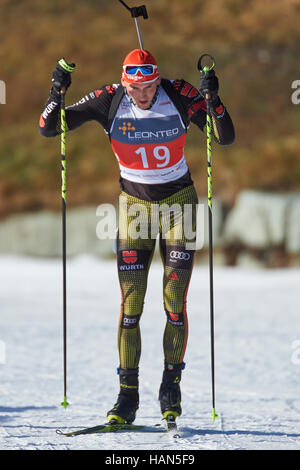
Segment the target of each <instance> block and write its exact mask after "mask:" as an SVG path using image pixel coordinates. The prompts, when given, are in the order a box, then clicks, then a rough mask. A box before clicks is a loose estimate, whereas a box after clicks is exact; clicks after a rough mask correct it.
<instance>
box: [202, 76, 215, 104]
mask: <svg viewBox="0 0 300 470" xmlns="http://www.w3.org/2000/svg"><path fill="white" fill-rule="evenodd" d="M199 90H200V92H201V93H202V95H203V96H204V98H206V99H207V97H206V95H207V94H208V95H209V98H208V100H209V101H211V102H213V101H215V100H216V98H217V97H218V91H219V80H218V77H217V76H216V74H215V71H214V70H209V71H208V72H202V73H201V76H200V84H199Z"/></svg>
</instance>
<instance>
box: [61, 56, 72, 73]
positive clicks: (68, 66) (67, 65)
mask: <svg viewBox="0 0 300 470" xmlns="http://www.w3.org/2000/svg"><path fill="white" fill-rule="evenodd" d="M58 65H59V66H60V67H61V68H62V69H63V71H64V72H69V73H72V72H73V71H74V70H75V67H76V65H75V64H73V63H70V62H68V61H67V60H65V59H63V58H62V59H60V60H59V61H58Z"/></svg>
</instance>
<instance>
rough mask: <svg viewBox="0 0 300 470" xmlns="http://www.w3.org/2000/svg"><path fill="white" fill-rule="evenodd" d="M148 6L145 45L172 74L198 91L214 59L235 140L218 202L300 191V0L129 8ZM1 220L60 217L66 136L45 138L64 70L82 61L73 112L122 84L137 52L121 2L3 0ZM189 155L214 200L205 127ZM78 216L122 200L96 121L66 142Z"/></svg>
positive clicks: (219, 156) (222, 163)
mask: <svg viewBox="0 0 300 470" xmlns="http://www.w3.org/2000/svg"><path fill="white" fill-rule="evenodd" d="M140 3H144V4H145V5H146V6H147V10H148V14H149V19H148V20H146V21H145V20H143V19H140V26H141V30H142V35H143V40H144V46H145V48H146V49H149V50H150V51H151V52H152V53H153V55H154V56H155V57H156V59H157V61H158V63H159V65H160V71H161V74H162V76H165V77H167V78H172V79H175V78H185V79H186V80H188V81H190V82H191V83H193V84H194V85H196V86H197V84H198V81H199V72H198V71H197V61H198V58H199V56H200V55H201V54H202V53H205V52H207V53H210V54H212V55H213V56H214V57H215V59H216V73H217V75H218V76H219V81H220V96H221V99H222V100H223V102H224V104H225V105H226V106H227V108H228V110H229V112H230V114H231V116H232V119H233V121H234V124H235V128H236V142H235V144H234V145H232V146H229V147H220V146H214V148H213V185H214V195H215V196H217V197H219V198H220V199H221V200H222V201H223V202H224V203H225V204H228V205H229V206H231V205H232V204H233V203H234V200H235V197H236V195H237V194H238V193H239V191H240V190H242V189H245V188H248V189H258V190H266V191H270V190H272V191H275V192H287V191H295V190H299V189H300V188H299V181H300V156H299V122H300V118H299V110H300V105H298V106H297V105H295V104H293V103H292V101H291V94H292V89H291V84H292V82H293V81H294V80H296V79H300V61H299V44H300V28H299V24H300V1H299V0H264V1H263V2H262V1H260V0H247V1H245V0H222V1H217V2H211V1H210V0H198V1H196V0H186V1H182V0H172V1H167V0H151V1H150V0H149V1H148V0H145V1H144V2H138V1H136V0H134V1H132V0H128V4H129V5H130V6H136V5H139V4H140ZM0 15H1V28H0V37H1V47H0V64H1V69H0V70H1V72H0V79H1V80H3V81H5V83H6V92H7V95H6V103H7V104H5V105H0V111H1V112H0V126H1V137H0V217H2V218H3V217H5V216H7V215H8V214H12V213H18V212H23V211H33V210H41V209H44V208H47V209H54V210H55V209H58V210H59V209H60V206H61V199H60V186H61V180H60V178H61V174H60V143H59V138H54V139H45V138H43V137H41V136H40V134H39V131H38V120H39V115H40V113H41V111H42V108H43V105H44V103H45V101H46V99H47V96H48V92H49V89H50V87H51V74H52V71H53V70H54V68H55V65H56V61H57V59H59V58H60V57H65V58H66V59H67V60H69V61H73V62H75V63H76V66H77V68H76V72H75V73H74V76H73V83H72V86H71V87H70V89H69V91H68V95H67V100H66V101H67V104H71V103H74V102H75V101H78V100H79V99H80V98H81V97H82V96H84V95H85V94H86V93H88V92H90V91H92V90H94V89H95V88H98V87H100V86H102V85H103V84H108V83H118V82H119V80H120V73H121V64H122V61H123V58H124V56H125V55H126V54H127V53H128V52H129V51H130V50H131V49H133V48H135V47H138V41H137V35H136V30H135V26H134V22H133V20H132V19H131V18H130V15H129V13H128V12H127V11H126V10H125V8H123V7H122V6H121V5H120V3H119V2H118V1H117V0H106V1H104V0H102V1H101V0H59V1H58V0H49V1H48V0H44V1H41V0H26V1H18V0H1V1H0ZM186 158H187V161H188V164H189V167H190V169H191V172H192V176H193V179H194V181H195V184H196V188H197V191H198V194H199V196H206V194H207V181H206V142H205V135H203V134H202V133H201V132H199V130H198V129H197V128H196V127H195V126H191V129H190V131H189V136H188V139H187V147H186ZM67 159H68V163H67V189H68V193H67V201H68V206H69V207H75V206H81V205H87V204H94V205H98V204H101V203H103V202H111V203H114V202H116V201H117V197H118V194H119V185H118V177H119V170H118V165H117V161H116V159H115V157H114V156H113V153H112V150H111V147H110V145H109V142H108V139H107V137H106V135H105V133H104V131H103V130H102V128H101V127H100V126H99V125H98V124H96V123H89V124H86V125H85V126H82V127H81V128H80V129H77V130H76V131H74V132H73V133H72V134H69V135H68V137H67Z"/></svg>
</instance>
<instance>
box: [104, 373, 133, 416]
mask: <svg viewBox="0 0 300 470" xmlns="http://www.w3.org/2000/svg"><path fill="white" fill-rule="evenodd" d="M119 374H120V393H119V395H118V399H117V402H116V403H115V405H114V406H113V408H112V409H111V410H110V411H108V413H107V419H108V422H109V423H111V424H131V423H132V422H133V421H134V420H135V414H136V411H137V409H138V407H139V392H138V386H139V384H138V369H119Z"/></svg>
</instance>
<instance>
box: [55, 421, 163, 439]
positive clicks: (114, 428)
mask: <svg viewBox="0 0 300 470" xmlns="http://www.w3.org/2000/svg"><path fill="white" fill-rule="evenodd" d="M118 431H129V432H166V429H164V428H163V427H161V426H160V425H159V424H157V425H154V426H147V425H143V424H141V425H136V424H126V423H125V424H120V423H113V424H112V423H105V424H100V425H98V426H93V427H90V428H83V429H77V430H74V431H70V432H63V431H61V430H60V429H57V430H56V433H57V434H59V435H60V436H68V437H69V436H70V437H71V436H79V435H83V434H98V433H99V434H100V433H109V432H118Z"/></svg>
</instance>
